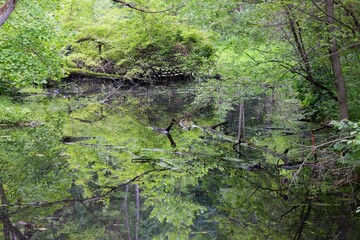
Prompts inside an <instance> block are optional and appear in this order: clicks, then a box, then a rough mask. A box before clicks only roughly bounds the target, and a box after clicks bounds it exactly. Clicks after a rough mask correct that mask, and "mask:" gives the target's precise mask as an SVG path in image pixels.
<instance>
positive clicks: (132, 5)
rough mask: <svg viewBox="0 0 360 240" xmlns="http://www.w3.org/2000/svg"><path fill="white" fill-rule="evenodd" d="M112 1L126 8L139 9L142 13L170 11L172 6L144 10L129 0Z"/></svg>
mask: <svg viewBox="0 0 360 240" xmlns="http://www.w3.org/2000/svg"><path fill="white" fill-rule="evenodd" d="M113 1H114V2H117V3H120V4H122V5H124V6H126V7H128V8H131V9H134V10H136V11H139V12H143V13H162V12H168V11H170V10H171V9H172V8H169V9H166V10H160V11H149V10H145V9H143V8H139V7H137V6H135V5H134V4H132V3H129V2H125V1H123V0H113Z"/></svg>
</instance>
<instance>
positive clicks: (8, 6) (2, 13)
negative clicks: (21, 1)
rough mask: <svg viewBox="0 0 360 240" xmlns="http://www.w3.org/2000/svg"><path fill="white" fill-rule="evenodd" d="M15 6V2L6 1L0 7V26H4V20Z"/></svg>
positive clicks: (13, 0)
mask: <svg viewBox="0 0 360 240" xmlns="http://www.w3.org/2000/svg"><path fill="white" fill-rule="evenodd" d="M15 5H16V0H7V1H6V2H5V3H4V4H3V5H2V6H1V7H0V26H1V25H3V24H4V22H5V21H6V19H8V17H9V16H10V14H11V13H12V12H13V10H14V8H15Z"/></svg>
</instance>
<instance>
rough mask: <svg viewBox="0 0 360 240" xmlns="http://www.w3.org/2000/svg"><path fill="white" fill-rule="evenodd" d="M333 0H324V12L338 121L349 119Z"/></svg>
mask: <svg viewBox="0 0 360 240" xmlns="http://www.w3.org/2000/svg"><path fill="white" fill-rule="evenodd" d="M334 6H335V4H334V0H325V12H326V15H327V16H326V18H327V22H328V24H329V35H330V48H329V53H330V62H331V66H332V69H333V74H334V77H335V86H336V94H337V98H338V103H339V112H340V119H349V109H348V103H347V97H346V88H345V81H344V77H343V74H342V67H341V61H340V54H339V49H338V46H337V42H336V38H335V36H334V33H335V31H336V29H335V27H334V26H333V24H334Z"/></svg>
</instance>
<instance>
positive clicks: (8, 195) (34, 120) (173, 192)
mask: <svg viewBox="0 0 360 240" xmlns="http://www.w3.org/2000/svg"><path fill="white" fill-rule="evenodd" d="M196 94H197V89H196V88H194V86H193V85H192V84H175V85H161V86H140V85H136V84H134V85H128V86H124V85H120V84H118V83H112V82H101V81H93V80H88V81H81V82H76V81H73V82H72V83H66V84H64V85H63V86H62V87H60V88H57V89H52V90H47V91H46V92H40V93H38V94H27V95H26V94H24V96H22V97H21V98H20V100H19V99H18V100H17V101H10V100H2V102H0V105H1V106H2V114H3V119H7V122H6V121H4V120H3V123H2V124H1V129H0V138H1V143H0V149H1V150H0V152H1V155H0V161H1V162H0V164H1V170H0V171H1V177H0V195H1V212H0V213H1V220H2V226H3V229H4V231H3V236H4V238H5V239H6V238H7V237H9V236H15V237H14V239H15V238H17V239H30V238H31V239H359V237H360V230H359V229H358V228H357V226H358V224H359V218H358V217H357V215H356V212H355V210H356V207H357V205H356V204H357V199H358V196H357V195H356V191H355V190H354V187H353V186H351V184H348V183H349V182H350V179H351V178H354V177H356V176H355V175H356V174H355V173H354V172H353V171H352V170H351V169H348V170H346V168H347V166H346V165H344V166H341V167H342V168H343V169H345V170H346V171H336V170H333V171H330V170H329V169H334V168H330V166H334V165H335V164H337V163H336V159H338V153H336V152H334V151H333V150H332V149H329V148H328V147H327V145H324V147H323V148H321V147H320V146H321V144H322V143H325V142H329V141H332V140H333V139H334V138H335V137H337V133H336V132H334V131H333V130H328V129H322V128H320V127H318V126H314V125H311V124H308V123H304V122H302V121H299V120H300V119H301V114H300V111H299V110H298V106H297V102H296V101H287V102H285V101H283V100H282V98H281V96H274V95H270V96H266V95H264V96H259V98H257V99H247V100H245V101H244V102H243V103H239V105H236V106H234V109H233V110H232V111H229V113H228V114H227V116H226V117H222V118H220V117H218V116H217V115H216V114H215V111H214V109H213V107H212V106H210V105H209V106H197V105H193V104H192V102H193V101H194V99H195V97H196ZM5 106H7V107H5ZM14 123H15V124H14ZM239 140H240V141H239ZM319 145H320V146H319ZM315 146H319V147H317V148H316V149H315V148H314V147H315ZM315 150H316V151H315ZM347 179H348V180H349V181H347ZM19 232H20V233H19ZM8 239H10V238H8Z"/></svg>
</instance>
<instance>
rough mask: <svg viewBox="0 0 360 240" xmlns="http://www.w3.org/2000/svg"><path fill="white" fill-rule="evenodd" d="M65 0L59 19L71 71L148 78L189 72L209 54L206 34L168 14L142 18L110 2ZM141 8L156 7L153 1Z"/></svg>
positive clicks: (203, 62) (207, 58)
mask: <svg viewBox="0 0 360 240" xmlns="http://www.w3.org/2000/svg"><path fill="white" fill-rule="evenodd" d="M68 2H69V3H68V4H67V5H64V8H63V9H62V10H61V11H60V12H59V15H60V16H62V18H63V24H64V28H66V29H68V30H69V31H70V33H72V37H71V38H72V39H73V43H72V45H71V46H69V53H68V57H67V61H68V65H70V66H72V67H73V66H74V63H75V65H77V67H82V68H87V69H89V70H92V71H99V72H107V73H117V74H123V75H125V76H126V77H129V78H133V77H135V76H136V77H147V78H151V77H153V75H154V74H160V75H161V74H162V72H167V71H170V72H173V73H177V72H180V73H189V72H193V71H195V70H196V69H198V68H199V67H201V66H202V65H206V64H208V63H209V62H211V60H212V57H213V55H214V49H213V47H212V45H211V43H210V42H209V40H208V39H209V37H208V35H209V34H208V33H205V32H202V31H200V30H197V29H195V28H193V27H191V26H190V25H186V24H182V23H181V22H180V20H179V17H177V16H172V15H170V14H169V13H168V12H164V13H157V14H143V13H140V12H136V11H134V10H130V9H128V8H121V7H119V5H116V4H113V3H112V1H110V0H108V1H105V3H104V1H101V4H100V1H86V0H83V1H78V2H77V4H76V5H77V6H76V7H74V6H72V4H70V2H71V1H68ZM147 4H148V5H149V7H152V6H154V8H156V7H159V6H158V5H159V2H152V3H147ZM99 5H101V7H100V6H99ZM160 5H162V4H160ZM84 16H88V17H84ZM81 39H83V40H81ZM84 39H86V40H84ZM100 48H101V50H100Z"/></svg>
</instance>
